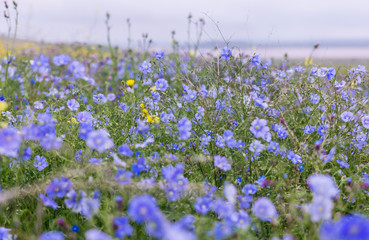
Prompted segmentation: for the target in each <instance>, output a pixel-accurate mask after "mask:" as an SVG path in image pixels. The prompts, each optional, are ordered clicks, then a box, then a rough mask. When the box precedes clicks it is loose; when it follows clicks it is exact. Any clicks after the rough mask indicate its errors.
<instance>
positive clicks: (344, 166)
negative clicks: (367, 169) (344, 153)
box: [336, 159, 350, 168]
mask: <svg viewBox="0 0 369 240" xmlns="http://www.w3.org/2000/svg"><path fill="white" fill-rule="evenodd" d="M336 162H337V163H338V164H339V165H340V166H341V167H343V168H349V167H350V164H348V163H347V162H345V161H341V160H339V159H337V160H336Z"/></svg>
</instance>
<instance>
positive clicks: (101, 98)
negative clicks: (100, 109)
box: [92, 93, 108, 104]
mask: <svg viewBox="0 0 369 240" xmlns="http://www.w3.org/2000/svg"><path fill="white" fill-rule="evenodd" d="M92 99H93V101H94V103H96V104H100V103H106V102H107V101H108V100H107V99H106V97H105V95H104V94H102V93H99V94H97V95H93V97H92Z"/></svg>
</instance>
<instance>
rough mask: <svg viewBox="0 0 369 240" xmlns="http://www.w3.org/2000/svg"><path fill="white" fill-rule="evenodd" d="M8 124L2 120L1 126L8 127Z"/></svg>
mask: <svg viewBox="0 0 369 240" xmlns="http://www.w3.org/2000/svg"><path fill="white" fill-rule="evenodd" d="M8 125H9V124H8V123H7V122H0V128H6V127H7V126H8Z"/></svg>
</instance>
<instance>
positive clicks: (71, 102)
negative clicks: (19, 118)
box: [67, 99, 79, 111]
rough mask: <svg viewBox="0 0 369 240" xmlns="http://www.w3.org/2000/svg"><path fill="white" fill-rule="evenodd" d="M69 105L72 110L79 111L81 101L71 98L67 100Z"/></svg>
mask: <svg viewBox="0 0 369 240" xmlns="http://www.w3.org/2000/svg"><path fill="white" fill-rule="evenodd" d="M67 106H68V108H69V109H70V110H71V111H77V110H78V108H79V103H78V102H77V101H76V100H75V99H69V100H68V101H67Z"/></svg>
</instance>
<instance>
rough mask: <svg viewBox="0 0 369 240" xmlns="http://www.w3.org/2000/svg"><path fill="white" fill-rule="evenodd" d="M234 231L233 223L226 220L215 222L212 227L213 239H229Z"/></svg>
mask: <svg viewBox="0 0 369 240" xmlns="http://www.w3.org/2000/svg"><path fill="white" fill-rule="evenodd" d="M234 231H235V229H234V226H233V223H232V222H231V221H228V220H224V221H223V222H218V221H217V222H215V225H214V238H215V239H217V240H218V239H223V238H227V237H230V236H231V235H232V234H233V233H234Z"/></svg>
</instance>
